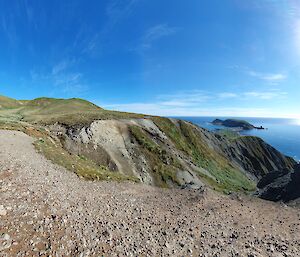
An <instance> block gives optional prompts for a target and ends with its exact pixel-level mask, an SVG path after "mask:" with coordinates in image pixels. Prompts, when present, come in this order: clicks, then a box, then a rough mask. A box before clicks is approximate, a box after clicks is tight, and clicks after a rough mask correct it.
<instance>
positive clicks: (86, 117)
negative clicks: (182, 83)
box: [0, 97, 143, 125]
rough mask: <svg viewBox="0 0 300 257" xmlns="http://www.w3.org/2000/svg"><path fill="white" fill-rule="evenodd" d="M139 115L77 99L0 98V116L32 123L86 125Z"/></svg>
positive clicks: (137, 116)
mask: <svg viewBox="0 0 300 257" xmlns="http://www.w3.org/2000/svg"><path fill="white" fill-rule="evenodd" d="M128 117H132V118H139V117H143V115H138V114H130V113H124V112H114V111H107V110H104V109H102V108H100V107H99V106H97V105H95V104H93V103H91V102H88V101H86V100H83V99H79V98H71V99H56V98H46V97H43V98H37V99H34V100H19V101H18V100H14V99H11V98H7V97H0V119H1V118H2V120H4V119H8V120H9V121H11V120H12V119H13V120H16V121H25V122H30V123H35V124H43V125H45V124H53V123H55V122H59V123H62V124H66V125H87V124H89V123H91V122H92V121H93V120H96V119H114V118H128Z"/></svg>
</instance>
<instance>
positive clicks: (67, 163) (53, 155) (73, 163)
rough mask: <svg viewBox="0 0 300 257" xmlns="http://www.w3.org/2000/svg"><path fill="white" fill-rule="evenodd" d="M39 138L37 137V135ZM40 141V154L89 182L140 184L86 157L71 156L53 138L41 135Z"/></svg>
mask: <svg viewBox="0 0 300 257" xmlns="http://www.w3.org/2000/svg"><path fill="white" fill-rule="evenodd" d="M36 136H37V135H36ZM39 136H41V137H39V139H38V140H36V141H35V142H34V146H35V147H36V149H37V150H38V152H40V153H42V154H43V155H44V156H45V157H46V158H47V159H49V160H51V161H52V162H53V163H55V164H58V165H60V166H63V167H65V168H66V169H67V170H70V171H73V172H74V173H76V174H77V175H78V176H79V177H81V178H84V179H88V180H113V181H126V180H129V181H134V182H139V180H138V179H137V178H136V177H132V176H126V175H123V174H121V173H119V172H112V171H110V170H108V168H107V167H104V166H98V165H97V164H95V163H94V162H93V161H91V160H88V159H87V158H86V157H83V156H77V155H73V154H70V153H69V152H67V151H66V150H64V149H63V147H62V146H61V145H60V142H55V141H54V139H52V138H51V137H47V136H45V135H44V134H42V133H41V134H39Z"/></svg>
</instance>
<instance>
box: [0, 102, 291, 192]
mask: <svg viewBox="0 0 300 257" xmlns="http://www.w3.org/2000/svg"><path fill="white" fill-rule="evenodd" d="M0 100H1V99H0ZM17 102H18V103H20V106H19V105H17V106H15V107H14V108H12V109H9V110H6V109H2V110H0V125H1V123H3V124H4V125H3V127H5V128H7V127H9V126H10V125H11V126H12V125H13V126H14V127H15V128H17V129H18V130H23V131H25V132H26V133H29V134H31V135H34V136H36V137H37V138H39V140H38V141H37V143H36V147H37V148H38V149H39V151H41V152H43V153H44V154H45V155H46V156H47V157H48V158H49V159H51V160H52V161H54V162H55V163H58V164H60V165H63V166H65V167H66V168H68V169H70V170H72V171H74V172H75V173H77V174H78V175H80V176H83V177H86V178H89V179H112V178H116V179H118V180H123V179H126V178H128V179H131V180H139V181H141V182H143V183H146V184H150V185H156V186H160V187H184V188H185V187H188V188H199V187H201V186H202V185H203V184H207V185H209V186H211V187H212V188H214V189H216V190H220V191H225V192H229V191H239V190H243V191H253V190H255V185H256V181H257V180H258V179H260V178H261V177H262V176H263V175H265V174H267V173H269V172H271V171H273V170H281V169H288V170H291V169H292V167H293V166H294V164H295V162H294V160H292V159H291V158H288V157H285V156H283V155H282V154H280V153H279V152H278V151H277V150H276V149H274V148H272V147H271V146H269V145H268V144H266V143H265V142H264V141H263V140H261V139H258V138H254V137H241V138H236V139H234V140H229V139H227V138H226V137H222V136H220V135H217V134H214V133H212V132H210V131H208V130H205V129H202V128H199V127H198V126H195V125H193V124H191V123H188V122H185V121H181V120H176V119H168V118H162V117H153V116H144V115H140V114H132V113H122V112H113V111H106V110H103V109H102V108H100V107H98V106H96V105H94V104H92V103H90V102H87V101H85V100H82V99H52V98H37V99H34V100H32V101H17ZM0 104H1V101H0ZM45 129H46V131H45ZM59 153H61V154H59ZM65 153H67V154H65ZM70 154H71V155H70ZM85 170H87V172H85Z"/></svg>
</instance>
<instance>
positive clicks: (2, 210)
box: [0, 205, 7, 216]
mask: <svg viewBox="0 0 300 257" xmlns="http://www.w3.org/2000/svg"><path fill="white" fill-rule="evenodd" d="M6 214H7V211H6V209H5V208H4V206H3V205H0V216H5V215H6Z"/></svg>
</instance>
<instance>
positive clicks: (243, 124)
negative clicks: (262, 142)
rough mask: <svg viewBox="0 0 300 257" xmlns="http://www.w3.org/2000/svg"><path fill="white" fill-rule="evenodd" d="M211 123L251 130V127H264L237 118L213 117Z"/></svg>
mask: <svg viewBox="0 0 300 257" xmlns="http://www.w3.org/2000/svg"><path fill="white" fill-rule="evenodd" d="M211 123H212V124H213V125H217V126H224V127H228V128H241V129H242V130H251V129H266V128H264V127H263V126H260V127H257V126H254V125H252V124H251V123H249V122H248V121H245V120H237V119H226V120H221V119H215V120H214V121H212V122H211Z"/></svg>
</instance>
